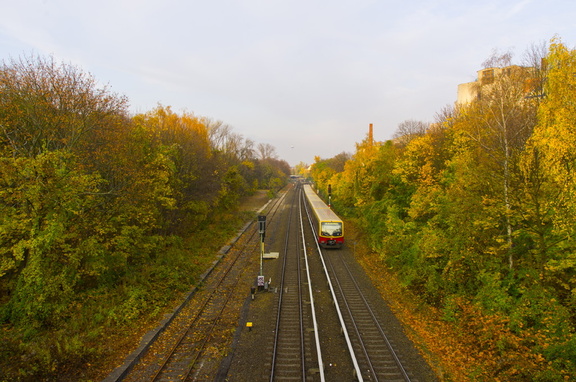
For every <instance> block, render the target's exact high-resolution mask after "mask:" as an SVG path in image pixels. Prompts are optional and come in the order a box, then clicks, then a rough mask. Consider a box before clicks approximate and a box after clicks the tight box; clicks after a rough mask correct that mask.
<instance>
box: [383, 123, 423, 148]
mask: <svg viewBox="0 0 576 382" xmlns="http://www.w3.org/2000/svg"><path fill="white" fill-rule="evenodd" d="M429 126H430V124H429V123H427V122H422V121H416V120H413V119H409V120H406V121H404V122H401V123H400V124H398V128H397V129H396V131H395V132H394V134H393V135H392V138H393V139H394V140H395V141H396V142H397V143H398V144H401V145H407V144H408V143H409V142H410V141H411V140H412V139H414V138H417V137H421V136H423V135H424V134H425V133H426V130H427V129H428V127H429Z"/></svg>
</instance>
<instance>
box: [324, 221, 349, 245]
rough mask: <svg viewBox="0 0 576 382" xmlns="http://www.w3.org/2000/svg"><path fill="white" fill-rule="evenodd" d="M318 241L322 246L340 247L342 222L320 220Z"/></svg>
mask: <svg viewBox="0 0 576 382" xmlns="http://www.w3.org/2000/svg"><path fill="white" fill-rule="evenodd" d="M318 242H319V243H320V245H321V246H322V247H323V248H342V245H344V224H343V223H342V221H333V220H331V221H321V222H320V235H319V237H318Z"/></svg>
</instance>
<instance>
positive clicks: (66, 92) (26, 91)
mask: <svg viewBox="0 0 576 382" xmlns="http://www.w3.org/2000/svg"><path fill="white" fill-rule="evenodd" d="M126 108H127V100H126V98H125V97H121V96H118V95H116V94H113V93H111V92H110V91H109V90H108V89H107V88H106V87H103V88H100V87H98V86H97V83H96V80H95V79H94V78H93V77H91V76H90V75H88V74H86V73H83V72H82V71H81V70H79V69H78V68H76V67H74V66H72V65H66V64H58V63H56V62H55V61H54V59H53V58H40V57H28V58H23V59H19V60H11V61H9V62H4V63H3V65H2V66H1V67H0V129H1V133H2V140H1V141H0V143H1V144H2V145H3V146H4V150H10V151H11V152H12V154H13V155H14V156H27V157H34V156H36V155H38V154H40V153H42V152H44V151H45V150H49V151H51V150H60V149H68V150H75V151H76V152H78V151H79V150H80V149H81V147H80V146H81V145H86V144H90V145H92V146H94V143H91V142H89V139H88V136H90V135H94V134H96V133H98V132H101V131H104V130H107V129H110V128H112V127H114V126H115V125H116V124H117V123H118V120H119V119H121V118H122V117H123V116H125V115H126Z"/></svg>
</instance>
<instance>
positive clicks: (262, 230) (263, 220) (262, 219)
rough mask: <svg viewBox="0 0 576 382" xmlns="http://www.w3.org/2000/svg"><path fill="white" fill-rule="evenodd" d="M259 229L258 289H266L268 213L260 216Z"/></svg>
mask: <svg viewBox="0 0 576 382" xmlns="http://www.w3.org/2000/svg"><path fill="white" fill-rule="evenodd" d="M258 230H259V232H260V272H259V273H258V290H262V289H264V272H263V270H262V260H263V259H264V236H266V215H259V216H258Z"/></svg>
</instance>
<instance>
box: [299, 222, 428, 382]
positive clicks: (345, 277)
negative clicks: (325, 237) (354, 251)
mask: <svg viewBox="0 0 576 382" xmlns="http://www.w3.org/2000/svg"><path fill="white" fill-rule="evenodd" d="M308 221H309V222H310V228H311V229H312V231H313V232H314V231H315V226H314V224H312V218H311V216H310V214H309V219H308ZM314 236H316V235H314ZM316 250H317V253H318V255H319V257H320V259H321V261H322V264H323V268H324V274H325V276H326V278H327V280H328V284H329V287H330V290H331V293H332V296H333V299H334V301H335V302H336V310H337V314H338V318H339V321H340V325H341V327H342V332H343V334H344V336H345V337H346V343H347V346H348V351H349V354H350V357H351V361H352V364H353V365H354V377H355V378H356V379H357V380H358V381H364V380H367V381H404V382H410V381H412V382H416V381H417V379H414V378H412V377H411V376H410V375H409V373H408V372H407V371H406V368H405V367H404V365H403V364H402V361H401V359H400V357H399V355H398V354H397V350H396V349H395V348H394V346H393V343H392V341H391V340H390V339H389V337H388V335H387V334H386V332H385V330H384V324H382V320H381V319H380V318H379V317H378V315H377V313H376V311H375V310H374V309H373V308H372V305H371V303H370V302H369V298H368V297H367V296H366V294H365V291H364V290H363V289H362V288H361V287H360V285H359V284H358V282H357V281H356V277H355V275H354V274H353V272H352V271H351V270H350V267H349V265H348V263H347V261H346V260H345V259H344V258H343V255H342V251H335V250H323V249H322V248H320V246H319V245H317V244H316Z"/></svg>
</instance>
